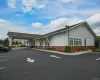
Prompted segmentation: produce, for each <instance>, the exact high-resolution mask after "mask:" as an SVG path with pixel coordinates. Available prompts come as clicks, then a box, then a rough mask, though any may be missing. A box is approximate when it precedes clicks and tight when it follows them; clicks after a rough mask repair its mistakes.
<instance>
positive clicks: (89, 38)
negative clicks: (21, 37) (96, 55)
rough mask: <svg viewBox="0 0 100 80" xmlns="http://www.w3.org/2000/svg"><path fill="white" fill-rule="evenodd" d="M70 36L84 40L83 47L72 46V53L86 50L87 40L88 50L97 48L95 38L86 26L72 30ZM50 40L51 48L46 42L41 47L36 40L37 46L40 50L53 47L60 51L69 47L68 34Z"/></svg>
mask: <svg viewBox="0 0 100 80" xmlns="http://www.w3.org/2000/svg"><path fill="white" fill-rule="evenodd" d="M69 36H70V38H77V39H81V40H82V46H72V48H71V52H75V51H78V50H80V49H84V48H85V44H84V39H85V38H86V47H87V48H88V49H94V48H95V47H94V46H95V42H94V37H93V35H92V34H91V33H90V31H89V30H88V29H87V27H86V26H84V25H81V26H78V27H75V28H73V29H71V30H70V32H69ZM48 39H49V41H50V43H49V45H50V46H47V45H45V40H44V41H43V45H42V46H40V42H39V40H36V42H35V43H36V44H35V46H36V47H38V48H44V49H47V48H49V47H52V48H55V49H56V50H59V51H64V47H65V46H68V32H63V33H59V34H55V35H52V36H49V38H48Z"/></svg>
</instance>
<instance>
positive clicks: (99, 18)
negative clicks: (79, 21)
mask: <svg viewBox="0 0 100 80" xmlns="http://www.w3.org/2000/svg"><path fill="white" fill-rule="evenodd" d="M87 22H88V23H89V24H90V25H91V27H92V28H93V30H94V32H95V33H96V34H97V35H99V36H100V14H99V13H98V14H95V15H93V16H91V17H90V18H88V19H87Z"/></svg>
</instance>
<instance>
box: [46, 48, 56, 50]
mask: <svg viewBox="0 0 100 80" xmlns="http://www.w3.org/2000/svg"><path fill="white" fill-rule="evenodd" d="M47 50H56V49H55V48H47Z"/></svg>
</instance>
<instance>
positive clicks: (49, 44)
mask: <svg viewBox="0 0 100 80" xmlns="http://www.w3.org/2000/svg"><path fill="white" fill-rule="evenodd" d="M46 40H47V42H48V43H49V46H50V41H49V39H48V38H47V37H46ZM50 47H51V46H50Z"/></svg>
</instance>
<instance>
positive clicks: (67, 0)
mask: <svg viewBox="0 0 100 80" xmlns="http://www.w3.org/2000/svg"><path fill="white" fill-rule="evenodd" d="M73 1H74V0H62V2H64V3H69V2H73Z"/></svg>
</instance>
